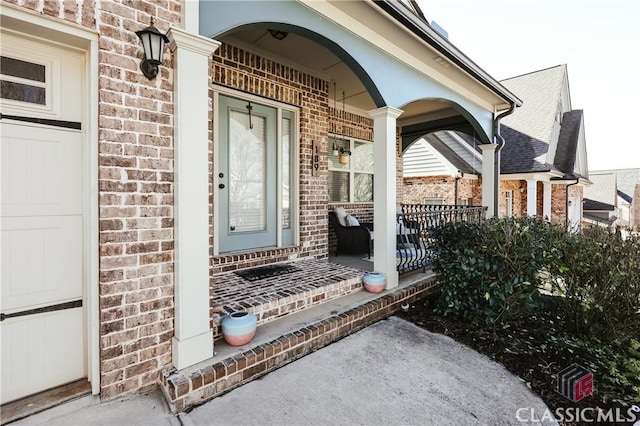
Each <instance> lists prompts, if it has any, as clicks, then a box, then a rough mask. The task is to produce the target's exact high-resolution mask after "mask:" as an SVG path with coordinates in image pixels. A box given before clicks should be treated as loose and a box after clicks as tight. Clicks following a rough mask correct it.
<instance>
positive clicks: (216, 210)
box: [210, 90, 220, 256]
mask: <svg viewBox="0 0 640 426" xmlns="http://www.w3.org/2000/svg"><path fill="white" fill-rule="evenodd" d="M212 97H213V99H212V103H213V118H212V120H213V136H212V138H213V176H212V177H211V180H212V181H211V188H212V189H211V191H212V193H213V194H215V193H216V188H217V186H218V183H217V179H218V178H217V176H218V174H219V173H220V167H219V166H218V163H219V161H218V160H217V159H218V158H220V149H219V148H218V146H219V145H220V144H219V143H218V141H219V140H220V137H219V129H220V119H219V118H218V115H219V114H218V110H219V109H220V93H219V92H216V91H215V90H214V92H213V94H212ZM212 213H213V219H212V220H213V255H214V256H217V255H218V254H219V253H220V238H219V235H220V230H219V227H218V226H217V221H218V218H219V217H220V203H219V202H216V197H215V195H214V196H213V210H212ZM210 226H211V224H210Z"/></svg>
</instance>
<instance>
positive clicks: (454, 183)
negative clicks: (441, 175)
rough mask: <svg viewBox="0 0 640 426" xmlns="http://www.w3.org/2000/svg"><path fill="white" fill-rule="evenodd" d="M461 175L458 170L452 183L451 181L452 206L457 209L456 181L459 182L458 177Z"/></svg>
mask: <svg viewBox="0 0 640 426" xmlns="http://www.w3.org/2000/svg"><path fill="white" fill-rule="evenodd" d="M461 174H462V173H461V172H460V170H458V171H457V172H456V176H455V178H454V181H453V185H454V187H453V205H454V207H458V181H459V180H460V175H461Z"/></svg>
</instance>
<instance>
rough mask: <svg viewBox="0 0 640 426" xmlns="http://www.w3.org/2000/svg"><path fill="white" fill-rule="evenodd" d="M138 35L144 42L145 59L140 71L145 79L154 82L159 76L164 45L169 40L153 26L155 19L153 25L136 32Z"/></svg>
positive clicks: (141, 63)
mask: <svg viewBox="0 0 640 426" xmlns="http://www.w3.org/2000/svg"><path fill="white" fill-rule="evenodd" d="M136 35H137V36H138V37H139V38H140V40H141V41H142V47H143V48H144V59H143V60H142V62H140V70H141V71H142V74H144V76H145V77H147V78H148V79H149V80H153V79H154V78H156V76H157V75H158V65H160V64H161V63H162V53H163V51H164V44H165V43H168V42H169V38H168V37H167V36H166V35H164V34H162V33H161V32H160V31H159V30H158V29H157V28H156V27H154V26H153V17H152V18H151V25H149V26H148V27H147V28H145V29H143V30H140V31H136Z"/></svg>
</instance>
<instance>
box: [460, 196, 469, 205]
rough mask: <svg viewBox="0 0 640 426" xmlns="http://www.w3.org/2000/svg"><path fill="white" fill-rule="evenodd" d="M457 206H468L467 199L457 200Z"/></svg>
mask: <svg viewBox="0 0 640 426" xmlns="http://www.w3.org/2000/svg"><path fill="white" fill-rule="evenodd" d="M458 205H459V206H468V205H469V199H468V198H458Z"/></svg>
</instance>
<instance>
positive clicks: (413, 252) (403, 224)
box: [396, 204, 487, 275]
mask: <svg viewBox="0 0 640 426" xmlns="http://www.w3.org/2000/svg"><path fill="white" fill-rule="evenodd" d="M401 207H402V213H398V214H396V239H397V241H396V265H397V266H396V268H397V270H398V272H399V273H400V275H402V274H404V273H407V272H412V271H416V270H418V269H422V270H423V271H424V270H425V268H427V267H428V266H430V265H431V261H432V258H433V257H432V251H431V249H430V244H429V232H430V230H431V229H433V228H435V227H437V226H440V225H442V224H444V223H447V222H477V221H480V220H481V219H483V218H484V217H485V216H486V210H487V208H486V207H482V206H454V205H445V204H442V205H426V204H402V206H401Z"/></svg>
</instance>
